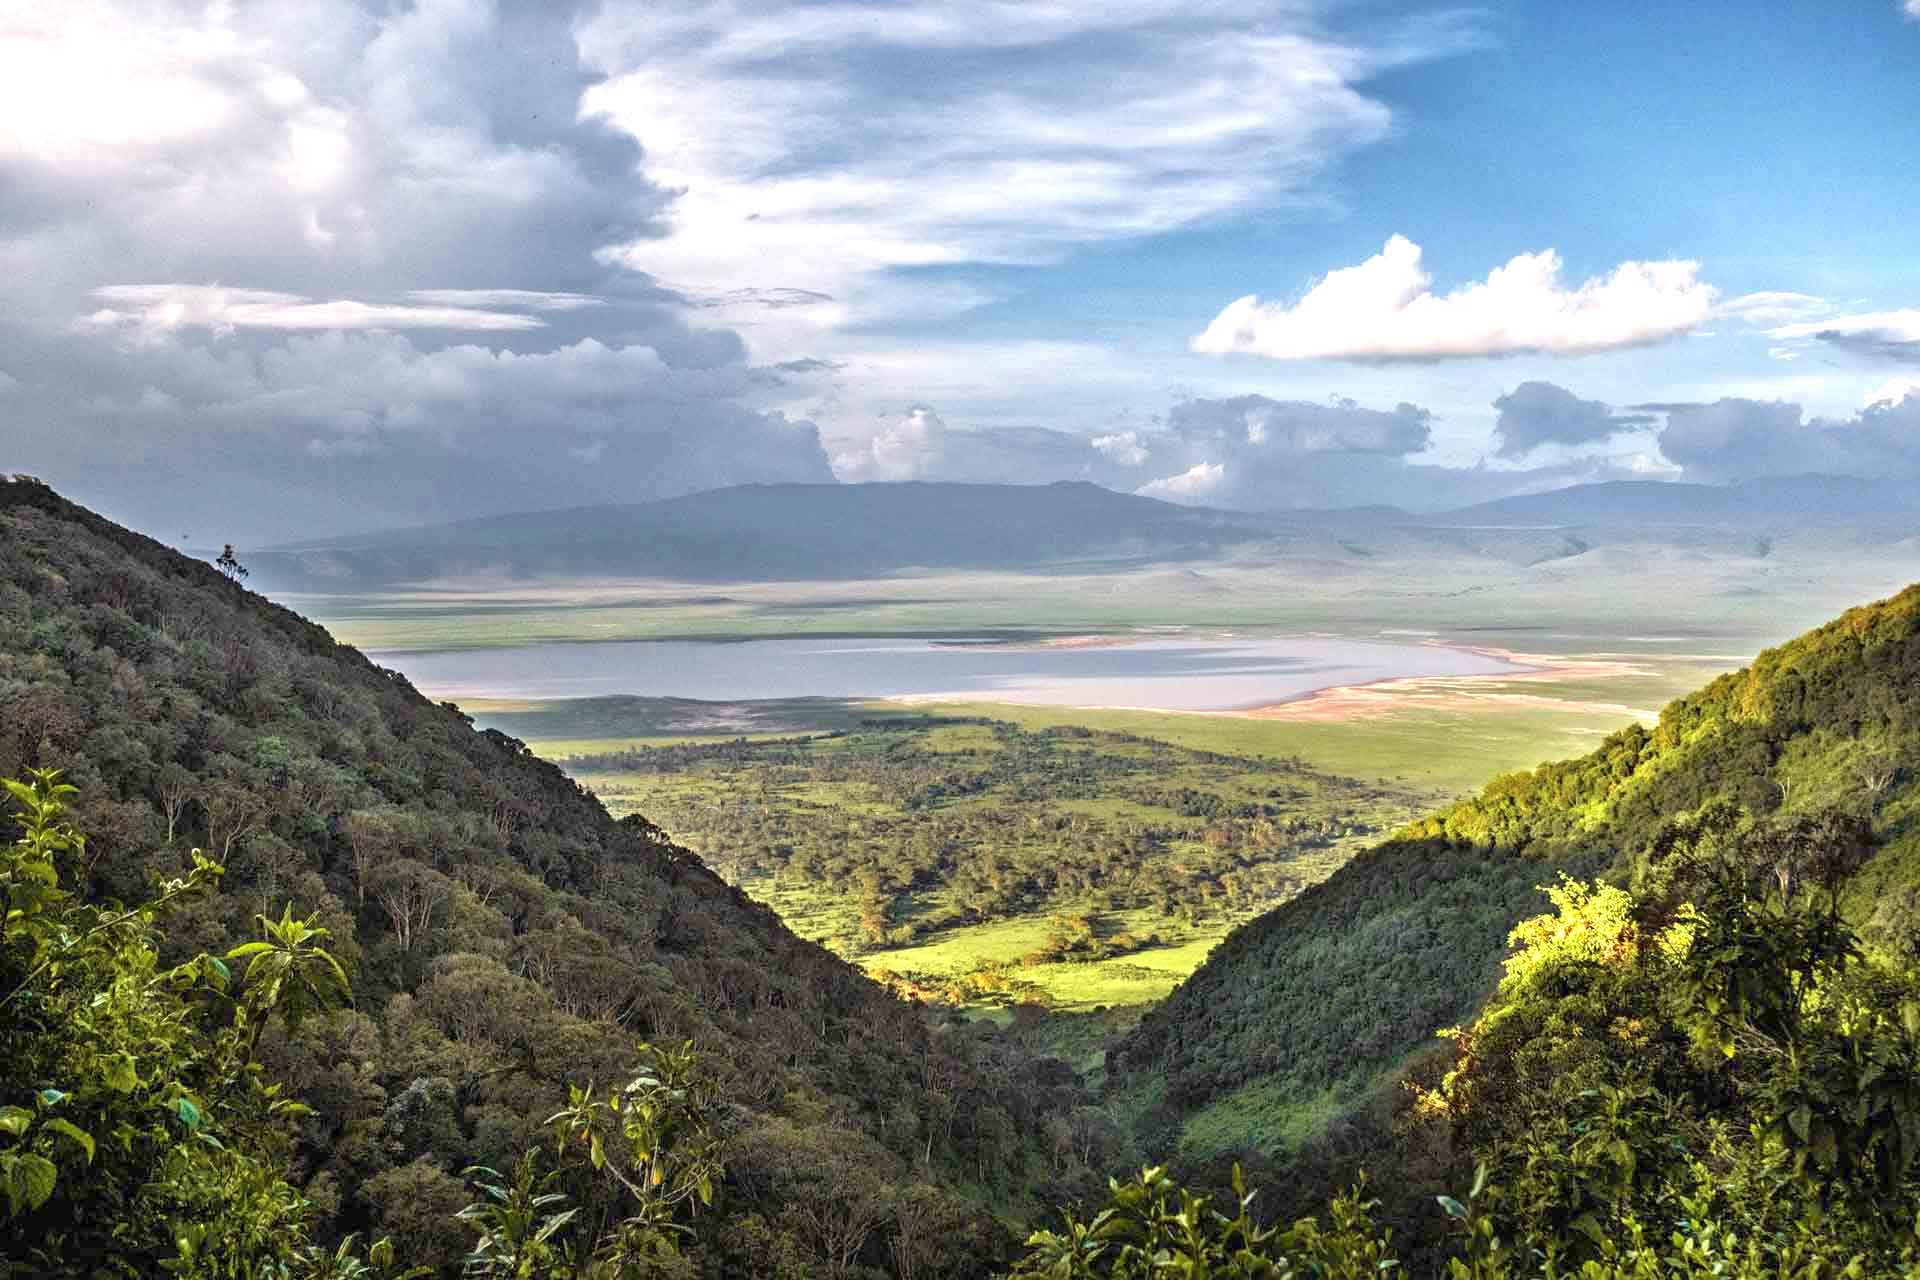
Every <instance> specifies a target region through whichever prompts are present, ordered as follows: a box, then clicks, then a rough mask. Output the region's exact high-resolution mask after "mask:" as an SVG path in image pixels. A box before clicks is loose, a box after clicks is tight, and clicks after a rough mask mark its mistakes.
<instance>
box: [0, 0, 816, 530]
mask: <svg viewBox="0 0 1920 1280" xmlns="http://www.w3.org/2000/svg"><path fill="white" fill-rule="evenodd" d="M582 9H583V6H580V5H566V4H531V3H500V4H494V3H489V2H486V0H420V2H419V3H414V4H408V5H403V6H390V5H386V4H380V3H375V2H374V0H366V2H364V3H355V2H352V0H262V2H261V3H258V4H251V5H244V6H233V7H222V6H214V7H207V6H197V5H195V6H189V5H180V6H177V7H168V6H161V7H160V8H159V9H158V10H156V8H155V7H154V6H143V7H141V8H139V9H137V10H133V9H129V10H127V11H125V12H123V11H121V9H120V8H119V7H118V6H116V5H115V4H112V3H100V4H90V3H87V2H86V0H75V3H74V4H73V5H71V6H61V7H57V8H56V7H49V8H47V9H46V10H45V11H44V16H43V17H41V18H37V19H36V21H35V23H34V24H32V25H31V26H30V27H29V28H27V29H26V32H25V35H24V36H23V37H22V38H25V39H29V40H36V41H39V42H40V45H41V46H42V47H41V49H40V54H41V56H43V57H44V58H45V59H46V60H47V61H48V63H49V64H50V65H56V64H57V65H59V66H61V67H63V68H70V69H71V72H72V74H71V75H65V76H63V77H62V78H61V79H60V81H59V87H58V88H57V90H56V91H55V92H54V97H53V100H50V101H48V102H47V103H46V104H45V106H46V117H45V120H44V127H42V126H41V125H36V128H35V130H34V131H32V132H30V133H16V134H12V135H0V353H4V354H0V373H4V374H5V375H6V376H7V377H8V378H10V379H12V380H15V381H17V382H18V384H19V385H18V386H16V387H13V388H11V389H10V390H7V391H4V392H0V394H5V396H6V402H5V406H4V413H5V417H6V420H7V422H8V423H9V430H8V432H7V433H6V441H5V443H6V445H7V449H6V457H5V458H4V459H0V465H5V466H6V467H7V468H9V469H21V470H27V471H32V472H37V473H39V474H42V475H44V476H45V477H46V478H47V479H49V480H51V481H53V482H54V483H56V484H59V485H63V486H65V487H68V488H72V489H74V490H75V491H76V492H78V491H80V490H81V489H87V490H89V491H90V492H91V495H92V496H93V497H94V498H95V499H96V500H97V501H100V502H102V503H103V504H105V505H107V506H109V507H111V508H113V509H115V510H118V511H122V512H125V513H126V514H128V516H129V518H138V519H139V520H140V521H141V522H142V523H143V524H145V525H147V526H148V527H152V528H155V529H156V530H160V529H163V528H164V527H165V526H167V525H172V524H176V523H204V520H196V519H195V517H196V516H197V515H199V514H201V513H205V512H207V511H209V510H210V509H214V508H217V509H219V510H220V512H221V513H222V520H223V522H224V523H225V526H226V527H228V528H231V529H232V530H234V536H248V537H254V536H258V537H262V538H281V537H286V538H291V537H298V536H303V535H308V534H320V533H327V532H337V531H342V530H345V529H349V528H354V527H364V526H366V525H368V524H370V523H375V524H377V523H397V522H408V523H411V522H415V521H418V520H424V519H435V518H443V517H448V516H456V515H471V514H476V513H479V512H482V511H487V510H503V509H524V508H529V507H538V506H553V505H564V504H570V503H578V502H589V501H601V500H618V499H629V500H631V499H637V498H644V497H654V496H662V495H664V494H667V493H675V492H686V491H688V490H692V489H698V488H704V487H709V486H711V485H715V484H725V483H732V482H736V481H745V480H760V479H810V480H824V479H829V478H831V473H830V472H829V471H828V469H827V463H826V455H825V453H824V451H823V450H822V449H821V448H820V445H819V441H818V436H817V433H816V432H815V431H814V429H813V427H812V425H811V424H809V423H805V422H792V421H789V420H788V419H786V418H785V417H782V416H781V415H779V414H771V413H766V412H763V411H762V410H761V408H760V407H759V405H758V404H756V400H755V397H756V396H757V395H761V394H764V391H763V385H764V384H763V380H762V379H761V378H758V377H756V376H755V375H754V373H753V371H752V370H751V369H750V367H749V364H748V359H747V355H746V349H745V346H744V344H743V343H742V342H741V340H740V338H739V336H738V335H737V334H735V333H733V332H731V331H730V330H727V329H724V328H714V327H705V326H703V327H695V326H693V325H691V324H689V323H688V321H687V320H686V319H685V316H686V315H687V314H688V312H687V309H686V307H685V304H684V300H682V299H680V298H678V296H677V295H674V294H672V293H670V292H668V291H666V290H663V289H660V288H658V287H657V286H655V285H654V284H653V283H652V282H651V281H649V280H648V279H647V278H645V277H644V276H641V275H638V274H636V273H633V272H630V271H627V270H624V269H622V268H618V267H615V266H612V265H609V264H608V263H607V262H606V261H604V260H603V259H602V257H601V256H599V255H600V251H601V250H602V249H604V248H605V247H606V246H608V245H610V244H614V243H620V242H628V241H631V240H632V239H633V238H635V237H643V238H644V237H646V236H649V235H654V234H658V233H659V231H660V227H659V224H658V218H659V216H660V215H661V213H662V211H663V210H664V209H665V208H666V207H667V204H668V202H669V201H670V199H671V193H667V192H664V191H661V190H659V189H658V188H656V187H654V186H652V185H650V184H649V183H648V182H647V181H646V180H645V179H644V178H643V177H642V176H641V174H640V170H639V163H640V160H641V154H640V150H639V148H638V146H637V145H636V144H635V143H634V141H633V140H632V138H631V137H630V136H628V135H626V134H624V133H621V132H619V131H618V130H616V129H613V128H611V127H609V126H608V125H606V124H605V123H604V122H603V121H602V120H600V119H599V118H597V117H593V118H584V119H583V118H582V117H581V115H580V112H579V100H580V94H581V92H582V91H583V90H584V89H585V88H587V87H588V86H589V85H590V84H592V83H593V82H594V80H595V76H593V75H592V74H590V73H589V72H588V71H587V70H586V69H585V68H583V66H582V65H581V62H580V59H579V56H578V50H577V44H576V41H575V36H574V30H575V25H576V23H577V21H578V20H579V18H580V17H581V13H582ZM136 29H137V30H148V31H159V30H162V29H165V30H166V31H167V32H168V34H169V36H170V37H172V38H169V39H164V40H162V39H155V40H151V41H119V42H113V43H110V44H109V43H103V42H102V41H103V39H104V38H103V37H101V36H99V35H98V34H97V33H99V32H102V31H114V30H136ZM61 93H65V94H69V95H70V97H71V101H67V100H63V99H61V98H60V97H59V94H61ZM216 286H217V287H216ZM0 385H3V384H0Z"/></svg>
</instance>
